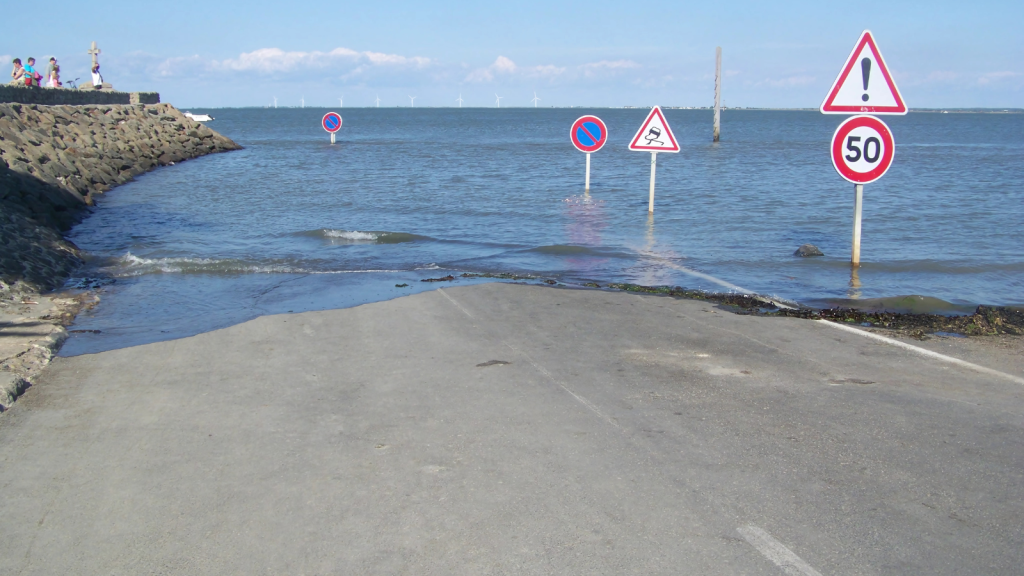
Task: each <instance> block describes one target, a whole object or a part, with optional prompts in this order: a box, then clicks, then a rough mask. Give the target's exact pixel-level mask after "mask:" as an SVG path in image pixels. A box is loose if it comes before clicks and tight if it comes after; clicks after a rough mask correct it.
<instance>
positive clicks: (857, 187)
mask: <svg viewBox="0 0 1024 576" xmlns="http://www.w3.org/2000/svg"><path fill="white" fill-rule="evenodd" d="M853 193H854V199H853V256H852V257H851V258H850V262H851V263H853V265H854V267H857V266H860V212H861V205H863V204H864V185H863V184H854V185H853Z"/></svg>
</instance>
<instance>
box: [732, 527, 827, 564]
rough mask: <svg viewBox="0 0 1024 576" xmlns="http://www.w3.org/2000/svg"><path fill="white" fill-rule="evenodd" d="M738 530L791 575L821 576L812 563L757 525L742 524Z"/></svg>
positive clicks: (759, 550) (752, 544)
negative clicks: (812, 566)
mask: <svg viewBox="0 0 1024 576" xmlns="http://www.w3.org/2000/svg"><path fill="white" fill-rule="evenodd" d="M736 531H737V532H739V533H740V536H743V539H744V540H746V541H747V542H749V543H750V545H751V546H753V547H754V548H757V551H758V552H760V553H761V554H764V557H765V558H767V559H769V560H771V561H772V562H774V563H775V565H776V566H778V567H779V568H782V571H783V572H785V573H786V574H789V576H821V572H818V571H817V570H815V569H814V568H811V565H810V564H808V563H807V562H804V561H803V559H802V558H800V557H799V556H797V555H796V554H794V553H793V551H792V550H790V549H789V548H786V547H785V546H784V545H783V544H782V542H779V541H778V540H776V539H775V538H772V535H771V534H769V533H767V532H765V531H764V530H761V529H760V528H758V527H757V526H754V525H753V524H748V525H747V526H740V527H739V528H737V529H736Z"/></svg>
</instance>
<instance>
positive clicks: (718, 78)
mask: <svg viewBox="0 0 1024 576" xmlns="http://www.w3.org/2000/svg"><path fill="white" fill-rule="evenodd" d="M721 106H722V47H721V46H719V47H718V48H715V134H714V140H713V141H714V142H718V136H719V134H720V133H721V130H722V110H721Z"/></svg>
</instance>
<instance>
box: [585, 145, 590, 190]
mask: <svg viewBox="0 0 1024 576" xmlns="http://www.w3.org/2000/svg"><path fill="white" fill-rule="evenodd" d="M584 189H586V190H590V152H587V184H586V186H584Z"/></svg>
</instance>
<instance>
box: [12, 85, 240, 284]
mask: <svg viewBox="0 0 1024 576" xmlns="http://www.w3.org/2000/svg"><path fill="white" fill-rule="evenodd" d="M237 148H239V146H238V145H237V144H235V143H234V142H232V141H231V140H230V139H228V138H225V137H224V136H221V135H220V134H218V133H216V132H214V131H213V130H211V129H209V128H207V127H206V126H203V125H202V124H200V123H198V122H193V121H192V120H190V119H188V118H187V117H185V116H184V115H182V113H181V112H180V111H178V110H177V109H175V108H174V107H173V106H171V105H169V104H157V105H152V106H147V105H134V106H118V105H115V106H37V105H23V104H0V281H2V282H3V283H4V284H6V285H8V286H10V285H12V284H15V283H24V284H25V285H26V287H28V288H31V289H33V290H52V289H54V288H57V287H59V286H61V285H62V283H63V282H64V280H65V279H66V278H67V276H68V274H69V273H70V272H71V271H72V270H73V269H74V267H75V266H77V265H78V262H79V261H78V250H77V248H76V247H75V246H74V245H72V244H71V243H70V242H67V241H66V240H64V238H63V236H62V234H61V233H62V232H64V231H66V230H68V229H69V228H70V227H71V226H72V224H74V223H75V222H76V221H77V220H78V219H79V218H80V217H81V214H82V212H83V210H84V209H85V208H86V207H87V206H91V205H92V204H94V203H95V199H96V196H97V194H100V193H102V192H105V191H107V190H109V189H110V188H112V187H113V186H117V185H118V184H123V183H125V182H127V181H129V180H131V179H132V178H133V177H135V176H137V175H139V174H142V173H143V172H146V171H148V170H152V169H153V168H156V167H157V166H161V165H166V164H171V163H174V162H180V161H182V160H187V159H189V158H195V157H197V156H202V155H205V154H210V153H213V152H222V151H225V150H234V149H237ZM2 290H3V287H0V291H2Z"/></svg>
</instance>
